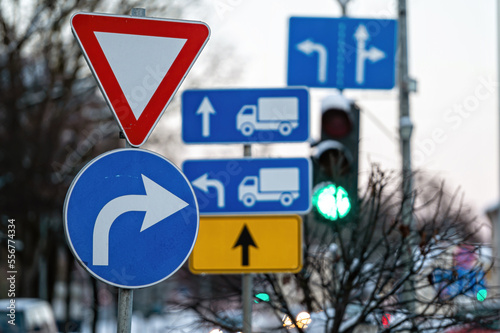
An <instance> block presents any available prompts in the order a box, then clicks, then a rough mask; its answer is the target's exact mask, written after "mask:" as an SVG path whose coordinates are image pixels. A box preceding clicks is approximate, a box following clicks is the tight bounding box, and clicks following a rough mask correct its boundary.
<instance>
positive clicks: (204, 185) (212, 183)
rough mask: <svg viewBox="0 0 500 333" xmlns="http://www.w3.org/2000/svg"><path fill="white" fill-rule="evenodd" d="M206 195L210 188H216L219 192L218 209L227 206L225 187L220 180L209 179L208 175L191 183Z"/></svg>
mask: <svg viewBox="0 0 500 333" xmlns="http://www.w3.org/2000/svg"><path fill="white" fill-rule="evenodd" d="M191 184H193V186H196V187H197V188H199V189H200V190H202V191H203V192H205V193H208V188H209V187H214V188H215V190H216V191H217V207H219V208H222V207H224V206H225V205H226V199H225V190H224V185H223V184H222V182H221V181H220V180H218V179H208V173H205V174H204V175H202V176H200V177H198V178H196V179H195V180H193V181H192V182H191Z"/></svg>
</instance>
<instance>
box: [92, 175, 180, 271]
mask: <svg viewBox="0 0 500 333" xmlns="http://www.w3.org/2000/svg"><path fill="white" fill-rule="evenodd" d="M141 176H142V181H143V183H144V188H145V189H146V195H124V196H121V197H118V198H115V199H113V200H111V201H110V202H108V203H107V204H106V205H105V206H104V207H103V208H102V209H101V211H100V212H99V215H97V220H96V222H95V226H94V236H93V248H92V264H93V265H95V266H107V265H108V261H109V231H110V229H111V225H112V224H113V223H114V222H115V220H116V219H117V218H118V217H119V216H120V215H122V214H123V213H126V212H132V211H140V212H143V211H145V212H146V215H145V216H144V220H143V221H142V226H141V232H142V231H144V230H146V229H148V228H150V227H152V226H154V225H155V224H156V223H158V222H160V221H162V220H163V219H165V218H167V217H169V216H170V215H172V214H174V213H176V212H178V211H179V210H181V209H183V208H184V207H186V206H188V203H187V202H185V201H184V200H182V199H180V198H179V197H177V196H175V195H174V194H172V193H171V192H170V191H168V190H166V189H165V188H163V187H161V186H160V185H158V184H157V183H155V182H154V181H152V180H151V179H149V178H148V177H146V176H144V175H141Z"/></svg>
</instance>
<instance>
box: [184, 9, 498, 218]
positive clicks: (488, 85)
mask: <svg viewBox="0 0 500 333" xmlns="http://www.w3.org/2000/svg"><path fill="white" fill-rule="evenodd" d="M208 3H211V4H212V7H210V5H209V9H211V10H209V12H207V13H202V14H201V17H186V18H189V19H196V20H202V21H205V22H207V23H208V24H209V26H210V28H211V40H210V41H209V43H208V44H207V47H206V49H205V50H204V52H220V53H222V54H223V53H224V52H225V49H224V48H223V47H221V45H224V44H225V45H227V44H229V45H232V46H233V47H234V50H235V52H234V55H235V56H237V58H238V60H237V61H236V60H233V59H232V58H228V59H227V61H228V64H231V65H233V64H234V62H233V61H236V63H238V64H240V66H241V71H242V74H241V77H240V78H239V79H238V81H237V82H236V84H233V85H231V86H225V87H228V88H230V87H245V88H254V87H255V88H260V87H284V86H286V66H287V45H288V20H289V17H290V16H313V17H338V16H340V7H339V5H338V4H337V1H335V0H308V1H299V0H273V1H269V0H251V1H250V0H210V1H208ZM396 5H397V1H395V0H352V1H351V2H350V4H349V7H348V14H349V16H352V17H358V18H396ZM495 13H496V2H495V1H493V0H480V1H472V0H439V1H436V0H409V1H408V15H409V18H408V19H409V25H408V31H409V36H408V43H409V60H410V65H409V67H410V75H411V76H412V77H413V78H415V79H417V81H418V92H417V93H416V94H413V95H412V96H411V109H410V113H411V118H412V120H413V123H414V126H415V130H414V135H413V141H412V150H413V166H414V167H415V168H418V169H420V170H422V171H423V172H425V173H427V174H428V175H429V176H430V177H436V178H437V179H444V180H445V181H446V183H447V184H448V189H449V190H450V191H454V190H455V189H456V188H458V187H460V188H461V189H462V190H463V191H464V193H465V200H466V202H467V203H468V204H470V205H471V206H473V208H475V209H476V212H477V213H482V212H483V211H484V209H485V208H487V207H489V206H491V205H492V204H493V203H495V201H496V200H497V198H498V192H499V186H500V185H499V180H498V173H499V171H498V155H499V148H498V116H497V114H498V108H497V88H498V87H497V65H496V54H497V51H496V17H495ZM217 47H220V48H221V49H220V50H217V49H215V48H217ZM198 61H199V62H200V63H203V61H204V60H203V56H200V59H199V60H198ZM192 71H196V65H195V66H194V67H193V70H192ZM199 88H205V89H209V88H214V87H213V86H208V85H207V86H200V87H199ZM310 93H311V99H312V101H311V135H312V137H313V138H317V137H318V135H319V126H320V124H319V117H318V114H319V100H320V99H321V97H323V96H325V94H327V93H329V90H327V89H314V88H311V89H310ZM344 93H345V94H346V95H347V96H349V97H352V98H354V99H355V100H356V101H357V103H358V104H359V105H360V106H361V107H362V109H363V112H364V113H363V114H362V118H361V123H362V125H361V126H362V131H361V147H360V149H361V150H360V151H361V156H360V158H361V171H362V172H363V171H366V170H368V168H369V163H370V162H377V163H379V164H380V165H381V166H382V167H383V168H386V169H388V170H395V169H397V170H399V169H400V164H401V162H400V154H399V143H398V141H397V139H396V138H398V130H397V128H398V125H397V124H398V122H399V118H398V117H399V115H398V104H397V97H398V94H397V90H396V89H393V90H390V91H387V90H364V91H360V90H350V89H347V90H345V91H344ZM374 117H375V118H377V119H378V122H379V123H381V124H383V125H382V126H383V127H384V128H381V125H380V124H377V123H376V122H375V121H373V120H372V118H374ZM187 149H188V150H189V151H190V152H191V153H192V154H191V156H190V157H191V158H192V157H193V155H195V156H194V157H195V158H210V157H211V156H210V155H209V154H207V152H210V149H212V148H210V147H202V148H200V147H199V146H198V147H196V146H194V147H192V146H189V147H188V148H187ZM226 150H227V149H226ZM204 152H205V153H204ZM203 153H204V154H206V155H205V156H201V155H200V154H203ZM238 154H239V151H238ZM254 154H255V155H256V156H258V155H259V154H265V155H266V156H270V157H280V156H299V157H300V156H306V155H308V154H309V148H308V146H307V144H302V145H296V144H295V145H280V146H279V147H278V148H276V149H273V150H272V152H269V149H262V150H259V149H255V150H254Z"/></svg>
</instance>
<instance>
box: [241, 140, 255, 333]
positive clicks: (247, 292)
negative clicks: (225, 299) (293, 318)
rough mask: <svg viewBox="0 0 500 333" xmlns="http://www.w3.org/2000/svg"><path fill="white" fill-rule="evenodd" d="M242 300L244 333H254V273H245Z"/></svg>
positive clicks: (249, 150) (246, 154) (245, 148)
mask: <svg viewBox="0 0 500 333" xmlns="http://www.w3.org/2000/svg"><path fill="white" fill-rule="evenodd" d="M243 156H244V157H251V156H252V146H251V145H244V146H243ZM242 288H243V290H242V295H241V300H242V302H243V333H252V289H253V276H252V274H243V286H242Z"/></svg>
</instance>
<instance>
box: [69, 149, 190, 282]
mask: <svg viewBox="0 0 500 333" xmlns="http://www.w3.org/2000/svg"><path fill="white" fill-rule="evenodd" d="M63 216H64V226H65V232H66V238H67V239H68V243H69V246H70V248H71V250H72V252H73V254H74V255H75V257H76V258H77V260H78V261H79V262H80V263H81V264H82V266H83V267H84V268H85V269H87V271H89V272H90V273H91V274H92V275H93V276H95V277H96V278H98V279H100V280H102V281H104V282H106V283H108V284H111V285H114V286H117V287H121V288H142V287H147V286H150V285H153V284H156V283H158V282H160V281H163V280H165V279H166V278H168V277H169V276H170V275H172V274H173V273H174V272H175V271H176V270H177V269H179V268H180V266H181V265H182V264H183V263H184V262H185V260H186V259H187V258H188V256H189V254H190V253H191V251H192V249H193V247H194V243H195V241H196V237H197V235H198V226H199V213H198V205H197V202H196V198H195V196H194V192H193V189H192V187H191V186H190V184H189V182H188V180H187V179H186V178H185V177H184V175H183V174H182V172H181V171H180V170H179V169H178V168H177V167H176V166H175V165H173V164H172V163H171V162H169V161H168V160H167V159H165V158H164V157H162V156H160V155H158V154H156V153H152V152H149V151H147V150H143V149H117V150H113V151H110V152H108V153H105V154H102V155H100V156H98V157H97V158H95V159H94V160H92V161H91V162H90V163H88V164H87V165H86V166H85V167H84V168H83V169H82V170H81V171H80V173H79V174H78V175H77V176H76V178H75V179H74V180H73V183H72V184H71V187H70V188H69V190H68V193H67V195H66V200H65V203H64V214H63Z"/></svg>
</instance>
